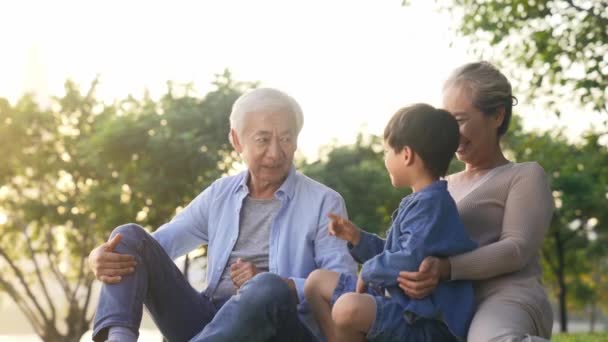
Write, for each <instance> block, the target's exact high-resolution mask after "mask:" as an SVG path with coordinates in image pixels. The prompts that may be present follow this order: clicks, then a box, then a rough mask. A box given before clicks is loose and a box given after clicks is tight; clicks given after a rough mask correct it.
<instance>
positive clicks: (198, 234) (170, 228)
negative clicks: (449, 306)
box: [153, 166, 357, 337]
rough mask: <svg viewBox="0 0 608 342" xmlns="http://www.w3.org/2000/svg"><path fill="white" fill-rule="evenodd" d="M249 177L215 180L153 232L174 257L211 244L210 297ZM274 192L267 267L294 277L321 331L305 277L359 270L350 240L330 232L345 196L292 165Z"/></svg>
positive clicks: (304, 316)
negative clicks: (307, 295)
mask: <svg viewBox="0 0 608 342" xmlns="http://www.w3.org/2000/svg"><path fill="white" fill-rule="evenodd" d="M247 179H248V172H247V171H244V172H241V173H240V174H238V175H235V176H231V177H225V178H221V179H219V180H217V181H215V182H214V183H213V184H211V185H210V186H209V187H207V188H206V189H205V190H204V191H203V192H202V193H201V194H200V195H198V196H197V197H196V198H195V199H194V200H193V201H192V202H191V203H190V204H189V205H188V206H187V207H186V208H185V209H184V210H182V211H181V212H180V213H179V214H178V215H176V216H175V218H173V220H171V222H169V223H166V224H165V225H163V226H162V227H160V228H159V229H158V230H157V231H156V232H154V234H153V235H154V237H155V238H156V240H158V242H159V243H160V245H161V246H162V247H163V249H164V250H165V251H166V252H167V254H168V255H169V256H170V257H171V258H172V259H175V258H177V257H179V256H182V255H184V254H186V253H187V252H189V251H191V250H193V249H194V248H196V247H198V246H199V245H201V244H209V247H208V253H207V281H208V287H207V289H206V290H205V294H206V295H207V296H209V297H210V298H212V297H213V295H214V292H215V289H216V288H217V285H218V282H219V280H220V277H221V275H222V272H223V270H224V268H225V267H226V264H227V262H228V257H229V256H230V253H231V252H232V249H233V248H234V245H235V243H236V240H237V237H238V234H239V218H240V210H241V206H242V204H243V199H244V198H245V197H246V196H247V195H248V194H249V189H248V187H247ZM274 196H275V198H277V199H278V200H279V201H280V202H281V207H280V209H279V211H278V213H277V214H276V216H275V218H274V220H273V222H272V225H271V227H270V236H269V239H270V242H269V247H268V259H269V260H268V267H269V271H270V272H272V273H275V274H278V275H279V276H281V277H284V278H290V279H292V280H293V281H294V283H295V285H296V290H297V293H298V298H299V300H300V305H299V306H298V310H299V312H300V319H301V320H302V322H304V324H306V325H307V326H308V327H309V329H311V331H313V332H314V333H315V335H316V336H317V337H319V336H320V331H319V329H318V327H317V325H316V323H315V321H314V317H313V316H312V314H311V313H310V312H309V309H308V308H307V305H306V303H305V296H304V281H305V279H306V277H307V276H308V275H309V274H310V272H312V271H314V270H315V269H318V268H323V269H328V270H332V271H335V272H341V273H347V274H353V275H356V273H357V264H356V263H355V261H354V260H353V258H352V257H351V255H350V254H349V252H348V248H347V247H346V243H345V242H344V241H341V240H339V239H337V238H336V237H333V236H330V235H329V234H328V232H327V225H328V222H329V219H328V218H327V214H328V213H335V214H338V215H342V216H345V217H346V207H345V205H344V200H343V199H342V197H341V196H340V195H339V194H338V193H337V192H335V191H334V190H332V189H330V188H328V187H326V186H325V185H323V184H321V183H318V182H316V181H314V180H312V179H310V178H308V177H306V176H305V175H303V174H301V173H300V172H297V171H296V170H295V167H293V166H292V167H291V169H290V171H289V174H288V176H287V178H286V179H285V181H284V182H283V184H282V185H281V186H280V188H279V189H278V190H277V191H276V192H275V194H274Z"/></svg>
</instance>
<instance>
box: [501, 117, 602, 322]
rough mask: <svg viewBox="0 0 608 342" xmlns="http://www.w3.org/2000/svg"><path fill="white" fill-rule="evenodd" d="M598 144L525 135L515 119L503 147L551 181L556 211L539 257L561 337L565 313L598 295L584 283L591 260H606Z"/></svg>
mask: <svg viewBox="0 0 608 342" xmlns="http://www.w3.org/2000/svg"><path fill="white" fill-rule="evenodd" d="M598 138H599V137H598V135H597V134H589V135H588V136H587V138H586V139H585V140H584V141H583V142H582V143H580V144H571V143H569V142H568V141H567V140H566V139H565V137H564V136H563V135H562V133H561V132H553V133H550V132H545V133H537V132H524V131H523V130H522V129H521V125H520V120H519V118H515V120H514V121H513V125H512V129H511V130H510V133H509V134H508V135H507V136H506V139H505V140H504V142H503V143H504V144H505V146H506V148H507V149H508V151H509V153H510V154H511V158H512V159H514V160H516V161H537V162H539V163H540V164H541V165H542V166H543V167H544V168H545V171H546V172H547V174H548V176H549V178H550V180H551V188H552V191H553V197H554V200H555V207H556V208H555V213H554V217H553V220H552V222H551V226H550V228H549V231H548V233H547V237H546V239H545V242H544V245H543V248H542V252H543V260H544V265H545V279H546V280H548V283H549V284H551V286H550V288H552V289H554V291H555V292H556V297H557V299H558V303H559V317H560V323H561V329H562V331H567V324H568V308H569V307H571V308H576V307H579V308H580V306H581V305H585V304H590V303H591V302H593V300H594V299H595V298H598V296H599V295H600V293H599V292H598V291H601V289H600V286H595V284H593V283H592V282H590V281H589V278H590V277H591V276H592V274H593V271H594V269H595V264H596V260H602V258H605V257H606V248H605V247H604V246H605V243H606V239H607V235H608V225H607V223H608V215H607V214H606V212H605V207H606V205H607V204H608V198H607V197H606V196H607V195H606V193H607V192H608V182H606V180H607V179H606V171H605V170H607V169H608V151H607V150H606V148H605V147H603V146H601V145H600V144H599V142H598ZM573 295H574V296H573Z"/></svg>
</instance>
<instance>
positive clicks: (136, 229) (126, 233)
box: [110, 223, 148, 239]
mask: <svg viewBox="0 0 608 342" xmlns="http://www.w3.org/2000/svg"><path fill="white" fill-rule="evenodd" d="M116 234H120V235H121V236H122V238H123V239H125V238H127V239H138V238H141V237H143V236H145V235H147V234H148V232H146V231H145V230H144V229H143V228H142V227H141V226H140V225H137V224H135V223H127V224H123V225H121V226H118V227H116V228H115V229H114V230H113V231H112V234H111V235H110V239H111V238H114V236H116Z"/></svg>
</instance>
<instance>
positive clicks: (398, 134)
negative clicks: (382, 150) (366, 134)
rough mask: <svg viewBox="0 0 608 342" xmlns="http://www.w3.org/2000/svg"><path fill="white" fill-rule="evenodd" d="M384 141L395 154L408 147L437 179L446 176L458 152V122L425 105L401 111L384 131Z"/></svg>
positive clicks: (419, 104)
mask: <svg viewBox="0 0 608 342" xmlns="http://www.w3.org/2000/svg"><path fill="white" fill-rule="evenodd" d="M384 140H385V141H386V143H387V144H388V145H389V146H390V147H391V148H392V149H393V150H395V151H396V152H399V151H401V150H402V149H403V148H404V147H406V146H408V147H409V148H411V149H412V150H413V151H414V152H416V154H418V155H419V156H420V158H422V161H423V162H424V165H425V167H426V169H427V170H428V171H429V172H430V173H431V175H432V176H433V177H435V178H440V177H443V176H445V174H446V173H447V171H448V166H449V165H450V161H451V160H452V157H453V156H454V153H455V152H456V150H457V149H458V144H459V140H460V133H459V130H458V122H456V119H454V118H453V117H452V115H450V113H449V112H447V111H445V110H443V109H437V108H435V107H433V106H430V105H428V104H424V103H417V104H413V105H411V106H407V107H404V108H401V109H399V110H398V111H397V113H395V114H394V115H393V117H392V118H391V119H390V121H389V122H388V124H387V125H386V128H385V129H384Z"/></svg>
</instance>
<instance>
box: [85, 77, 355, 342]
mask: <svg viewBox="0 0 608 342" xmlns="http://www.w3.org/2000/svg"><path fill="white" fill-rule="evenodd" d="M302 124H303V116H302V111H301V109H300V106H299V105H298V104H297V103H296V101H295V100H294V99H293V98H291V97H290V96H288V95H287V94H285V93H283V92H281V91H278V90H275V89H270V88H259V89H255V90H252V91H250V92H248V93H246V94H244V95H242V96H241V97H240V98H239V99H238V100H237V101H236V102H235V104H234V106H233V108H232V113H231V115H230V141H231V143H232V145H233V146H234V148H235V150H236V151H237V152H238V153H239V154H240V155H241V157H242V158H243V160H244V162H245V163H246V165H247V170H245V171H243V172H241V173H239V174H237V175H234V176H230V177H224V178H222V179H219V180H217V181H215V182H214V183H213V184H211V185H210V186H209V187H207V188H206V189H205V190H204V191H203V192H202V193H201V194H200V195H198V196H197V197H196V198H195V199H194V200H193V201H192V202H191V203H190V204H189V205H188V206H187V207H186V208H185V209H184V210H183V211H181V212H180V213H179V214H178V215H177V216H176V217H175V218H173V220H171V221H170V222H169V223H166V224H165V225H163V226H162V227H160V228H159V229H158V230H157V231H156V232H154V234H148V233H147V232H146V231H144V230H143V229H142V228H141V227H139V226H137V225H134V224H128V225H123V226H120V227H118V228H116V229H115V230H114V232H113V233H112V237H111V239H110V241H109V242H107V243H105V244H102V245H101V246H99V247H97V248H96V249H94V250H93V251H92V252H91V254H90V256H89V263H90V266H91V268H92V270H93V271H94V273H95V276H96V277H97V279H99V280H101V281H103V282H104V285H103V287H102V289H101V295H100V300H99V305H98V307H97V313H96V315H95V323H94V333H93V336H94V337H93V339H94V340H95V341H103V340H105V339H106V338H107V339H108V340H110V341H134V340H135V339H136V338H137V334H138V330H139V324H140V322H141V317H142V309H143V306H144V305H145V306H146V307H147V309H148V311H149V312H150V314H151V315H152V317H153V318H154V322H155V323H156V324H157V326H158V328H159V329H160V331H161V332H162V333H163V335H164V336H165V338H166V339H167V340H169V341H188V340H191V341H213V342H221V341H268V340H271V339H272V340H275V341H312V340H315V336H314V335H316V336H319V330H318V327H317V326H316V324H315V323H314V319H313V317H312V315H311V314H310V313H309V312H307V310H304V309H303V308H302V307H299V308H298V307H297V303H298V302H301V301H303V299H304V280H305V278H306V277H307V276H308V274H310V272H312V271H313V270H315V269H317V268H327V269H331V270H334V271H336V272H346V273H349V274H355V273H356V264H355V262H354V260H353V259H352V257H351V256H350V255H349V254H348V251H347V248H346V244H345V243H344V242H342V241H340V240H338V239H337V238H335V237H333V236H329V235H328V234H327V230H326V227H327V224H328V218H327V214H328V213H334V212H335V213H340V214H342V215H346V209H345V206H344V201H343V200H342V197H340V195H339V194H338V193H336V192H335V191H333V190H331V189H329V188H328V187H326V186H324V185H322V184H320V183H317V182H315V181H313V180H311V179H310V178H308V177H306V176H304V175H303V174H301V173H299V172H297V171H296V170H295V168H294V166H293V157H294V152H295V150H296V148H297V145H298V144H297V142H298V134H299V133H300V130H301V128H302ZM175 205H176V206H177V205H178V203H176V204H175ZM201 244H208V245H209V247H208V268H207V269H208V287H207V289H206V290H205V291H204V292H203V293H199V292H198V291H196V290H195V289H193V288H192V286H190V284H189V283H188V281H187V280H186V279H185V278H184V276H183V275H182V274H181V272H180V270H179V269H177V267H176V266H175V264H174V263H173V261H172V259H175V258H177V257H179V256H181V255H184V254H185V253H188V252H189V251H191V250H193V249H195V248H196V247H197V246H199V245H201ZM135 262H136V263H135Z"/></svg>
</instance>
